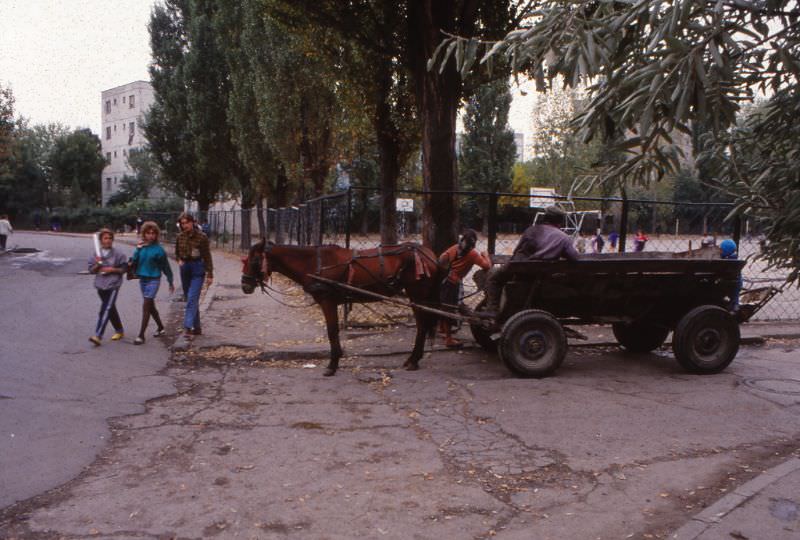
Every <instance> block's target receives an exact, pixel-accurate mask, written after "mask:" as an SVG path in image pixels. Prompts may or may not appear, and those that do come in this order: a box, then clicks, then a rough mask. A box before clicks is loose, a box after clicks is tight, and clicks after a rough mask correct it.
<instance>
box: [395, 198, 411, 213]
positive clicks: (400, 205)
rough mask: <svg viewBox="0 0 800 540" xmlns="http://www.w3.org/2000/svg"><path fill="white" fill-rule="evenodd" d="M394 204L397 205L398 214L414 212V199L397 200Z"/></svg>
mask: <svg viewBox="0 0 800 540" xmlns="http://www.w3.org/2000/svg"><path fill="white" fill-rule="evenodd" d="M395 204H396V205H397V211H398V212H413V211H414V199H397V200H396V202H395Z"/></svg>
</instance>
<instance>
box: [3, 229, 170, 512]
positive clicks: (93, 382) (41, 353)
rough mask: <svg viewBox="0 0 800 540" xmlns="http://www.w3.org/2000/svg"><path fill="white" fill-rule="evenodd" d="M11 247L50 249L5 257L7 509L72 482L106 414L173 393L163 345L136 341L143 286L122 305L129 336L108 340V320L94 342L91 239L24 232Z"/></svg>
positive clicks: (97, 444) (131, 290) (88, 459)
mask: <svg viewBox="0 0 800 540" xmlns="http://www.w3.org/2000/svg"><path fill="white" fill-rule="evenodd" d="M9 244H10V246H14V245H15V244H16V245H18V246H20V247H32V248H38V249H40V250H42V251H40V252H39V253H31V254H25V255H23V254H3V255H0V508H4V507H6V506H8V505H10V504H13V503H14V502H16V501H19V500H23V499H27V498H29V497H32V496H34V495H37V494H39V493H41V492H43V491H45V490H48V489H51V488H53V487H55V486H57V485H59V484H62V483H64V482H66V481H68V480H70V479H72V478H74V477H75V476H76V475H77V474H79V473H80V472H81V470H82V469H83V468H84V467H86V466H87V465H89V464H90V463H92V461H93V460H94V458H95V456H96V454H97V453H98V451H100V450H101V449H102V448H103V447H104V445H105V444H106V442H107V441H108V439H109V430H108V425H107V419H108V418H110V417H115V416H119V415H126V414H132V413H136V412H142V411H143V410H144V407H143V404H144V402H145V401H146V400H147V399H150V398H153V397H157V396H159V395H164V394H168V393H171V392H173V391H174V387H173V384H172V381H171V379H169V378H167V377H164V376H161V375H159V374H158V373H159V371H160V370H162V369H163V368H164V366H165V365H166V362H167V350H166V348H165V347H164V345H163V344H162V343H160V342H159V341H158V340H157V339H152V338H151V339H148V342H147V343H146V344H145V345H144V346H141V347H135V346H134V345H133V343H132V340H133V337H135V334H136V331H137V330H138V325H139V318H140V315H139V313H140V310H141V297H140V294H139V291H138V287H137V286H136V285H137V284H136V283H132V282H131V283H125V284H124V285H123V287H122V290H121V293H120V297H119V300H118V303H117V305H118V307H119V309H120V314H121V317H122V320H123V324H124V325H125V327H126V331H127V336H126V338H125V339H124V340H123V341H121V342H117V343H114V342H111V341H109V340H108V338H110V337H111V334H112V333H113V330H112V329H111V327H110V325H109V328H108V330H107V331H106V335H105V338H106V339H105V341H104V343H103V346H101V347H99V348H94V347H93V346H92V345H91V344H90V343H89V342H88V341H87V338H88V337H89V336H90V335H91V333H92V330H93V327H94V324H95V320H96V316H97V311H98V309H99V305H100V304H99V299H98V297H97V294H96V293H95V291H94V288H93V285H92V280H93V278H92V277H91V276H88V275H80V274H78V272H79V271H81V270H85V267H86V260H87V258H88V257H89V256H90V255H91V253H92V242H91V240H90V238H89V237H88V236H87V237H84V238H80V237H74V236H61V235H47V234H24V233H17V234H14V235H13V236H12V237H11V238H10V242H9ZM119 247H121V248H122V249H123V251H125V252H127V253H130V252H132V248H131V247H129V246H124V245H121V246H119ZM160 298H161V302H160V306H161V309H162V312H163V311H164V309H166V307H167V304H166V303H165V301H164V300H165V298H166V295H165V294H164V293H163V292H162V293H161V296H160ZM151 324H152V323H151Z"/></svg>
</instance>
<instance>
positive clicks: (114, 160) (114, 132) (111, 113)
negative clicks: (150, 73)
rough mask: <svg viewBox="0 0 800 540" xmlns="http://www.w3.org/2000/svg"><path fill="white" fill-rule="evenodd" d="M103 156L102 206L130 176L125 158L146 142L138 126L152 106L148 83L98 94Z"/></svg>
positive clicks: (131, 170)
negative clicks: (126, 176)
mask: <svg viewBox="0 0 800 540" xmlns="http://www.w3.org/2000/svg"><path fill="white" fill-rule="evenodd" d="M101 96H102V98H101V107H102V118H103V122H102V126H103V128H102V131H101V133H100V139H101V141H102V148H103V155H104V156H105V157H106V161H107V162H108V165H106V166H105V168H104V169H103V176H102V178H101V179H100V182H101V191H102V194H103V206H105V204H106V202H107V201H108V199H109V197H111V196H112V195H113V194H114V193H116V192H117V191H119V189H120V187H121V182H122V178H123V177H124V176H125V175H129V176H133V174H134V173H133V169H131V167H130V165H129V164H128V156H129V155H130V153H131V152H136V151H137V150H139V149H140V148H142V147H143V146H144V144H145V142H146V139H145V137H144V133H142V129H141V127H140V125H139V124H140V122H141V121H142V119H143V114H144V113H145V112H147V110H148V109H149V108H150V106H151V105H152V104H153V100H154V98H153V87H152V86H150V83H149V82H147V81H135V82H132V83H128V84H123V85H122V86H117V87H116V88H110V89H108V90H104V91H103V92H102V93H101Z"/></svg>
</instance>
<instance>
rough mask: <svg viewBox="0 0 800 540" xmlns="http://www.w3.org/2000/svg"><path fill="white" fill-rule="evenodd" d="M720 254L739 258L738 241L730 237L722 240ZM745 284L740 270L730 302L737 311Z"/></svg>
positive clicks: (733, 258) (731, 258)
mask: <svg viewBox="0 0 800 540" xmlns="http://www.w3.org/2000/svg"><path fill="white" fill-rule="evenodd" d="M719 255H720V257H721V258H723V259H729V260H737V259H738V258H739V253H738V249H737V246H736V242H734V241H733V240H731V239H730V238H726V239H725V240H723V241H722V242H720V244H719ZM743 284H744V280H743V279H742V273H741V272H739V279H738V281H737V283H736V289H735V290H734V292H733V298H731V303H730V309H731V311H736V310H738V309H739V295H740V294H741V292H742V286H743Z"/></svg>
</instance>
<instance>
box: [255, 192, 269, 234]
mask: <svg viewBox="0 0 800 540" xmlns="http://www.w3.org/2000/svg"><path fill="white" fill-rule="evenodd" d="M256 219H257V220H258V236H259V237H260V238H266V237H267V224H266V222H265V221H264V199H263V198H261V196H259V197H258V198H256Z"/></svg>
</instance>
